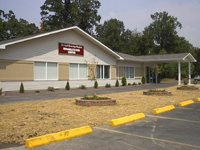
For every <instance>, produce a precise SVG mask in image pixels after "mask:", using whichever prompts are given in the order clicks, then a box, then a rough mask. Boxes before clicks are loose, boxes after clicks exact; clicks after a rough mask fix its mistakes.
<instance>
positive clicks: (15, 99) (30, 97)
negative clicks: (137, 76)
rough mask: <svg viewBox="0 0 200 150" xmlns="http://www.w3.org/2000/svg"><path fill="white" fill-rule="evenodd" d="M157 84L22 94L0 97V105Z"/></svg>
mask: <svg viewBox="0 0 200 150" xmlns="http://www.w3.org/2000/svg"><path fill="white" fill-rule="evenodd" d="M175 85H177V84H171V83H166V84H164V83H160V84H157V88H167V87H171V86H175ZM155 86H156V84H145V85H135V86H125V87H122V86H120V87H111V88H98V89H94V88H89V89H86V90H84V89H76V90H69V91H63V92H49V93H43V94H42V93H41V94H21V95H16V96H0V104H11V103H24V102H32V101H45V100H55V99H61V98H73V97H82V96H83V95H84V94H86V93H87V94H88V96H91V95H94V93H96V94H97V95H101V94H111V93H123V92H130V91H140V90H147V89H154V88H155Z"/></svg>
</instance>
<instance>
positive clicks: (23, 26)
mask: <svg viewBox="0 0 200 150" xmlns="http://www.w3.org/2000/svg"><path fill="white" fill-rule="evenodd" d="M36 33H39V29H38V27H36V25H35V24H34V23H30V24H29V23H28V21H26V20H24V19H22V18H20V19H19V20H18V19H16V17H15V14H14V12H13V11H11V10H10V11H9V13H8V14H6V13H5V12H4V11H3V10H0V41H3V40H8V39H13V38H17V37H23V36H27V35H32V34H36Z"/></svg>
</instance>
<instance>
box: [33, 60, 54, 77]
mask: <svg viewBox="0 0 200 150" xmlns="http://www.w3.org/2000/svg"><path fill="white" fill-rule="evenodd" d="M34 79H35V80H58V67H57V63H50V62H35V63H34Z"/></svg>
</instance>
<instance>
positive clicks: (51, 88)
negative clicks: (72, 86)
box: [47, 86, 55, 92]
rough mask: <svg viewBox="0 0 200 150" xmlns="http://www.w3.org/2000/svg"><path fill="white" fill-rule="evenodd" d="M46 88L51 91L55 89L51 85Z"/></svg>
mask: <svg viewBox="0 0 200 150" xmlns="http://www.w3.org/2000/svg"><path fill="white" fill-rule="evenodd" d="M47 90H48V91H51V92H54V91H55V89H54V87H53V86H49V87H48V89H47Z"/></svg>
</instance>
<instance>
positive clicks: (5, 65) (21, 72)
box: [0, 59, 34, 81]
mask: <svg viewBox="0 0 200 150" xmlns="http://www.w3.org/2000/svg"><path fill="white" fill-rule="evenodd" d="M32 80H34V62H31V61H14V60H2V59H1V60H0V81H32Z"/></svg>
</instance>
